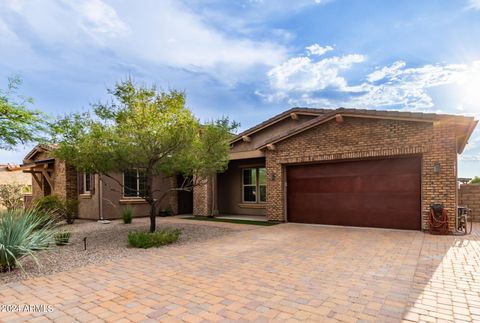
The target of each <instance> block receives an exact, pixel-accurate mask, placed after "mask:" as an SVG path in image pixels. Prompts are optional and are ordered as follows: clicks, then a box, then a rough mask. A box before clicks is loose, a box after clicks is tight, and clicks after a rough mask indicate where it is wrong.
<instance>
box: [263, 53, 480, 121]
mask: <svg viewBox="0 0 480 323" xmlns="http://www.w3.org/2000/svg"><path fill="white" fill-rule="evenodd" d="M364 60H365V57H364V56H362V55H358V54H353V55H345V56H334V57H331V58H325V59H320V60H318V61H314V60H312V59H311V57H309V56H298V57H293V58H290V59H288V60H287V61H285V62H284V63H282V64H280V65H278V66H276V67H274V68H272V69H271V70H270V71H269V72H268V73H267V77H268V79H269V85H270V89H268V90H264V91H257V94H258V95H260V96H262V97H263V98H264V99H266V100H268V101H285V102H287V103H288V104H291V105H312V106H324V107H337V106H351V107H362V108H389V107H396V108H400V109H407V110H418V111H437V110H438V109H445V104H447V103H446V102H445V101H444V102H442V105H441V106H440V107H437V106H436V105H435V102H434V100H433V98H432V93H431V90H433V89H436V88H438V87H440V86H449V87H450V88H449V91H450V92H451V97H452V102H455V105H456V108H457V109H458V110H461V112H462V113H467V114H470V115H480V109H479V106H478V102H480V91H479V90H478V89H479V88H480V61H474V62H472V63H470V64H437V65H431V64H427V65H424V66H419V67H408V66H407V64H406V62H404V61H396V62H394V63H393V64H391V65H389V66H384V67H381V68H377V69H376V70H374V71H373V72H371V73H369V74H367V75H366V76H365V79H364V80H363V81H361V82H359V83H356V84H355V83H353V82H351V81H350V82H349V81H347V79H346V78H345V76H344V75H343V73H344V72H349V71H350V70H351V69H352V68H353V66H354V64H356V63H362V62H363V61H364ZM448 104H449V103H448ZM449 108H450V109H449V112H452V111H451V110H454V109H455V107H453V106H450V107H449ZM453 112H454V111H453Z"/></svg>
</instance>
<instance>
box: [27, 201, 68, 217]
mask: <svg viewBox="0 0 480 323" xmlns="http://www.w3.org/2000/svg"><path fill="white" fill-rule="evenodd" d="M33 206H34V208H35V209H37V210H38V211H40V212H42V213H47V214H50V216H51V217H52V220H54V221H58V220H60V218H61V210H62V208H63V203H62V201H61V200H60V198H59V197H58V196H56V195H47V196H43V197H40V198H38V199H36V200H34V201H33Z"/></svg>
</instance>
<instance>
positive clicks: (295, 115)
mask: <svg viewBox="0 0 480 323" xmlns="http://www.w3.org/2000/svg"><path fill="white" fill-rule="evenodd" d="M290 118H292V120H298V114H296V113H295V112H292V113H290Z"/></svg>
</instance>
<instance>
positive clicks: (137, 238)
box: [128, 229, 182, 249]
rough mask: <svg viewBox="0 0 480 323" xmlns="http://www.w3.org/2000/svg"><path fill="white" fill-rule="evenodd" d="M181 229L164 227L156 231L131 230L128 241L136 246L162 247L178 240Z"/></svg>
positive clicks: (144, 247) (145, 247)
mask: <svg viewBox="0 0 480 323" xmlns="http://www.w3.org/2000/svg"><path fill="white" fill-rule="evenodd" d="M181 233H182V232H181V230H180V229H164V230H160V231H155V232H153V233H152V232H130V233H129V234H128V243H129V244H130V246H132V247H135V248H143V249H147V248H152V247H160V246H163V245H167V244H170V243H174V242H175V241H177V240H178V238H179V237H180V234H181Z"/></svg>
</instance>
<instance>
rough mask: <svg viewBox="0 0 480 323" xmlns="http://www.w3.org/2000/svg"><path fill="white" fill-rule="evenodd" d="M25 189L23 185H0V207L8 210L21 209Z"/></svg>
mask: <svg viewBox="0 0 480 323" xmlns="http://www.w3.org/2000/svg"><path fill="white" fill-rule="evenodd" d="M26 187H27V186H26V185H23V184H1V185H0V205H3V206H4V207H5V208H7V209H8V210H14V209H21V208H23V194H24V193H25V188H26Z"/></svg>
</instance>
